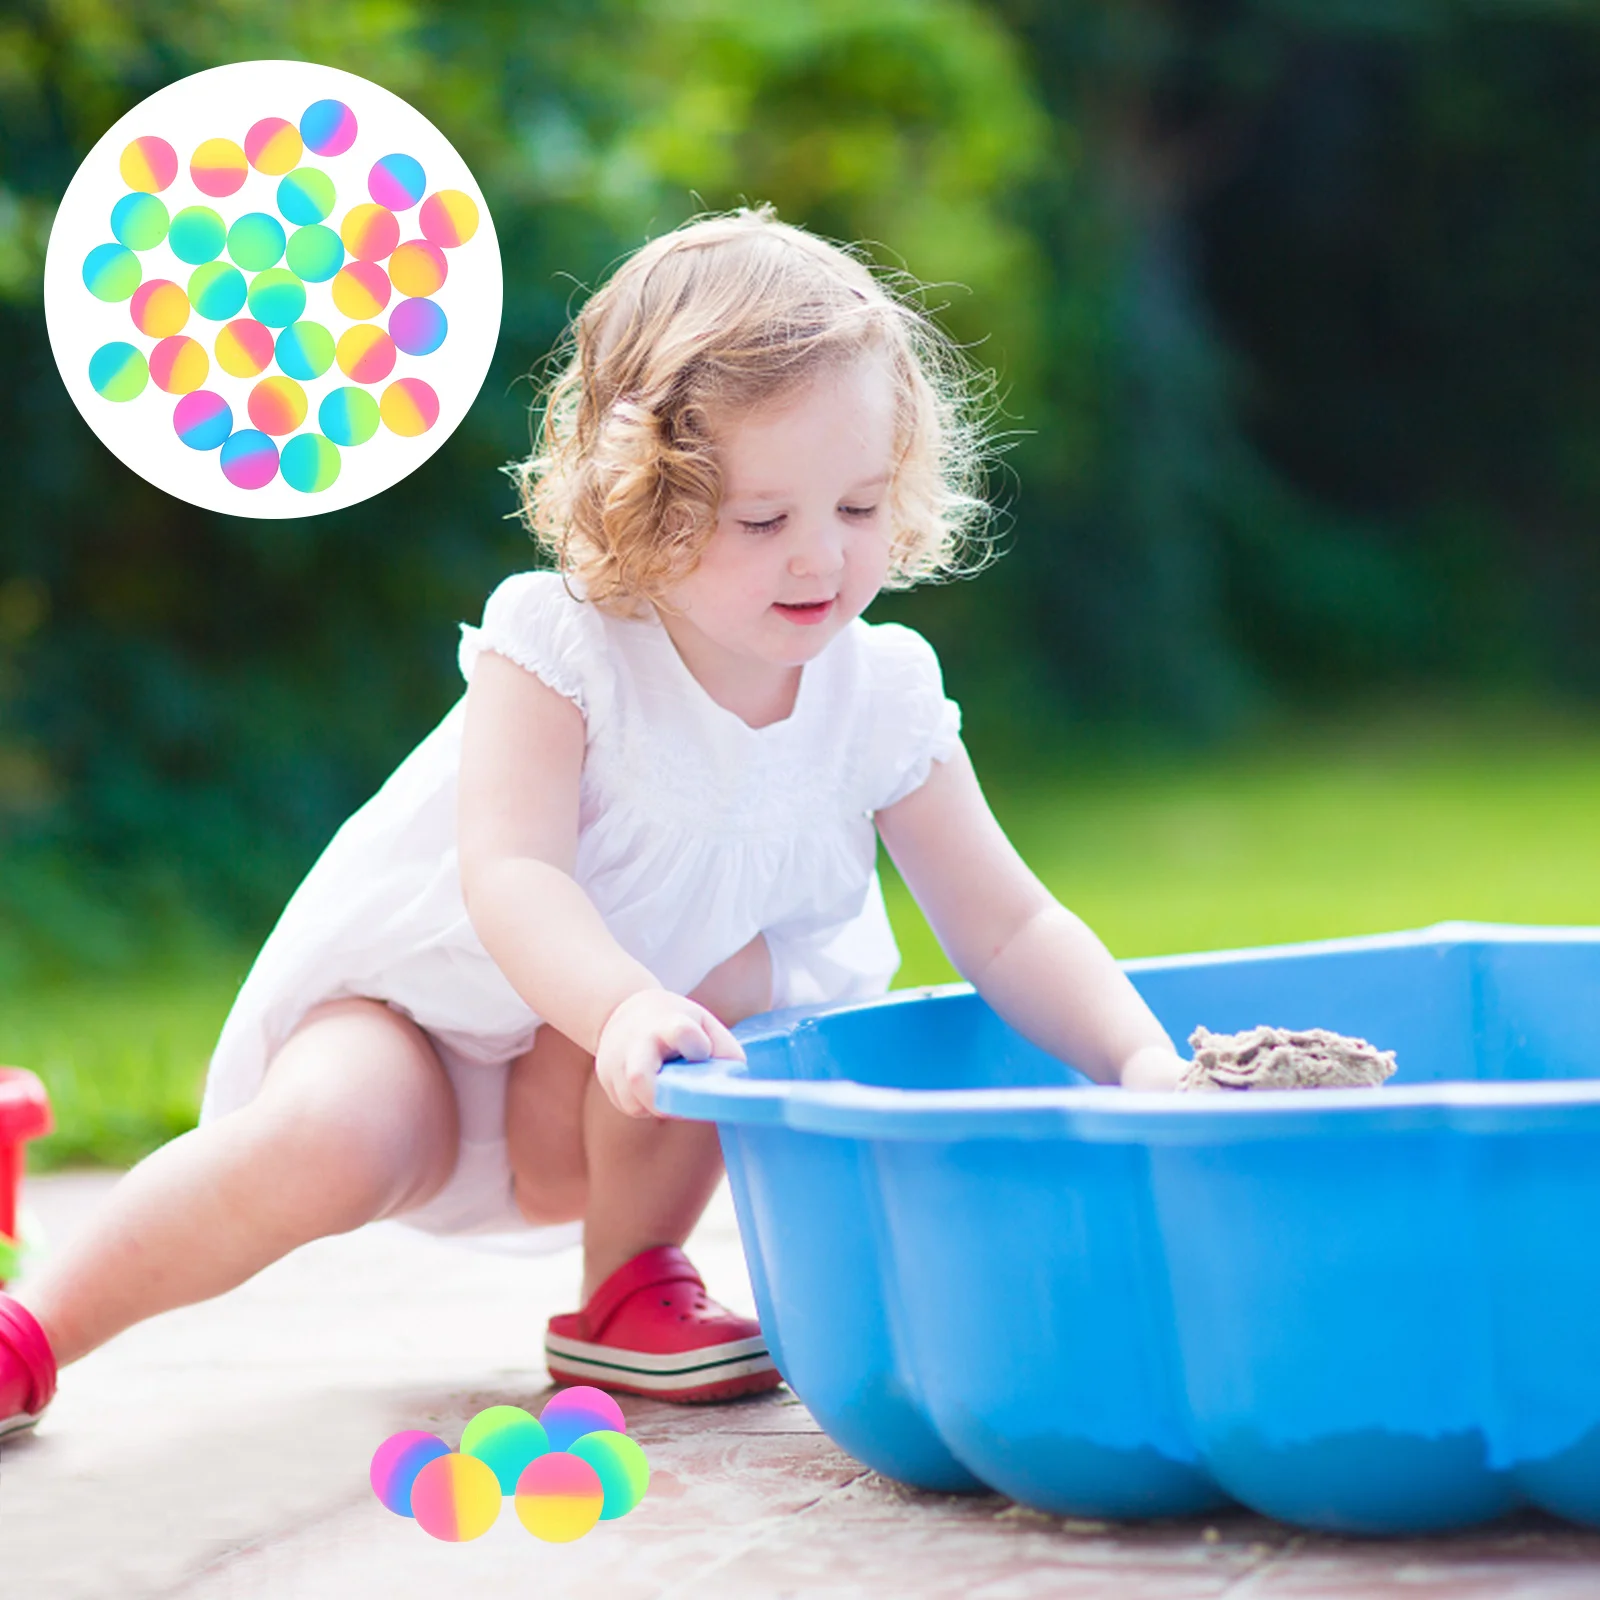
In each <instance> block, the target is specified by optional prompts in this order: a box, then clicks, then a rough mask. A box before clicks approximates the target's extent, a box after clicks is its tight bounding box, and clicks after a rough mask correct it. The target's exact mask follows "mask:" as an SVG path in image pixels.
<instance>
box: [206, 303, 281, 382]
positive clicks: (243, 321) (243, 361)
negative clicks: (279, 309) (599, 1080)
mask: <svg viewBox="0 0 1600 1600" xmlns="http://www.w3.org/2000/svg"><path fill="white" fill-rule="evenodd" d="M215 348H216V352H217V365H218V366H219V367H221V368H222V370H223V371H224V372H226V373H227V374H228V376H229V377H230V378H254V377H256V376H257V375H258V374H260V373H263V372H265V371H266V370H267V368H268V367H269V366H271V365H272V355H273V344H272V330H271V329H270V328H263V327H262V326H261V324H260V323H259V322H256V321H254V320H253V319H251V318H250V317H240V318H239V319H238V320H237V321H236V322H230V323H229V324H228V326H227V327H226V328H224V329H223V330H222V331H221V332H220V333H219V334H218V335H217V342H216V346H215Z"/></svg>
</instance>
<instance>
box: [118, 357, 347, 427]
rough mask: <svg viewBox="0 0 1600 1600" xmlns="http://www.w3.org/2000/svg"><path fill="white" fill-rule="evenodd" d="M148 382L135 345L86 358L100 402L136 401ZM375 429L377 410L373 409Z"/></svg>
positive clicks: (142, 360)
mask: <svg viewBox="0 0 1600 1600" xmlns="http://www.w3.org/2000/svg"><path fill="white" fill-rule="evenodd" d="M149 381H150V367H149V364H148V363H147V362H146V361H145V358H144V352H143V351H142V350H140V349H139V348H138V346H136V345H131V344H124V343H123V342H122V341H121V340H120V339H119V340H117V341H116V343H114V344H103V345H101V346H100V348H99V349H98V350H96V351H95V353H94V354H93V355H92V356H90V357H89V382H90V384H91V386H92V387H93V389H94V392H95V393H96V394H97V395H99V396H100V397H101V399H103V400H118V401H121V400H137V399H138V398H139V396H140V395H141V394H143V393H144V386H145V384H147V383H148V382H149ZM373 412H374V418H373V425H374V427H376V425H377V418H376V412H377V407H376V406H374V407H373Z"/></svg>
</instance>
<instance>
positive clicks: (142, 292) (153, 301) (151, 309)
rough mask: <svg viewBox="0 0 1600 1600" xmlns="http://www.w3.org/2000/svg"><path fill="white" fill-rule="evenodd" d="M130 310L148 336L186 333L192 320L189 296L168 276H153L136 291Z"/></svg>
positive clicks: (139, 326)
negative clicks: (185, 330)
mask: <svg viewBox="0 0 1600 1600" xmlns="http://www.w3.org/2000/svg"><path fill="white" fill-rule="evenodd" d="M128 311H129V314H130V315H131V316H132V317H133V325H134V327H136V328H137V329H138V330H139V332H140V333H142V334H143V335H144V336H145V337H146V338H147V339H165V338H167V337H168V336H169V335H170V334H174V333H180V332H182V330H183V328H184V325H185V324H186V323H187V322H188V320H189V297H188V295H186V294H185V293H184V292H183V290H182V289H180V288H179V287H178V286H177V284H175V283H172V282H169V281H168V280H167V279H166V278H152V279H151V280H150V281H149V282H148V283H141V284H140V285H139V287H138V288H137V289H135V290H134V291H133V298H132V299H131V300H130V301H129V302H128Z"/></svg>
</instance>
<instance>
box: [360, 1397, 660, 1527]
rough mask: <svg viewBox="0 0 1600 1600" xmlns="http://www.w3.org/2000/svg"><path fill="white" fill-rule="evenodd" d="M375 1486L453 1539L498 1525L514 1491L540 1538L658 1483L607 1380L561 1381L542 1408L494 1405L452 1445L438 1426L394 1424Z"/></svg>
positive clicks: (631, 1500) (385, 1498) (622, 1512)
mask: <svg viewBox="0 0 1600 1600" xmlns="http://www.w3.org/2000/svg"><path fill="white" fill-rule="evenodd" d="M371 1476H372V1492H373V1493H374V1494H375V1495H377V1497H378V1499H379V1500H381V1501H382V1502H383V1504H384V1505H386V1506H387V1507H388V1508H389V1509H390V1510H391V1511H393V1512H395V1513H396V1514H397V1515H399V1516H402V1517H413V1518H415V1519H416V1522H417V1525H418V1526H419V1527H420V1528H421V1529H422V1530H423V1532H424V1533H428V1534H431V1535H432V1536H433V1537H434V1538H435V1539H446V1540H450V1541H452V1542H454V1541H458V1540H462V1539H476V1538H478V1537H479V1535H480V1534H485V1533H487V1532H488V1531H489V1529H490V1528H492V1527H493V1526H494V1523H495V1519H496V1518H497V1517H498V1516H499V1515H500V1502H501V1501H502V1499H503V1498H504V1497H505V1496H506V1495H512V1496H514V1497H515V1504H516V1510H517V1520H518V1521H520V1522H521V1524H522V1525H523V1527H524V1528H526V1529H527V1530H528V1532H529V1533H531V1534H532V1535H533V1536H534V1538H536V1539H543V1540H545V1541H546V1542H548V1543H551V1544H567V1543H570V1542H571V1541H572V1540H574V1539H581V1538H582V1537H583V1536H584V1534H586V1533H587V1532H588V1531H589V1530H590V1529H591V1528H592V1527H594V1525H595V1524H596V1523H597V1522H607V1521H611V1520H613V1519H614V1518H616V1517H623V1516H626V1515H627V1514H628V1513H629V1512H630V1511H632V1510H633V1508H634V1507H635V1506H636V1505H638V1503H639V1502H640V1501H641V1500H642V1499H643V1498H644V1493H645V1490H646V1489H648V1488H649V1486H650V1466H649V1463H648V1462H647V1461H646V1460H645V1455H644V1451H643V1450H641V1449H640V1448H639V1446H638V1444H637V1443H636V1442H635V1441H634V1440H632V1439H630V1438H629V1437H628V1432H627V1425H626V1423H625V1422H624V1420H623V1416H622V1408H621V1407H620V1406H618V1404H617V1402H616V1401H615V1400H613V1399H612V1398H611V1396H610V1395H608V1394H607V1393H606V1392H605V1391H604V1390H603V1389H593V1388H590V1387H588V1386H587V1385H585V1384H579V1385H578V1386H576V1387H574V1388H571V1389H560V1390H558V1391H557V1392H556V1393H555V1394H554V1395H552V1396H551V1398H550V1400H549V1401H548V1402H547V1403H546V1405H545V1408H544V1410H543V1411H542V1412H540V1414H539V1415H538V1417H534V1416H533V1415H532V1414H531V1413H529V1412H527V1411H524V1410H523V1409H522V1408H521V1407H520V1406H490V1407H489V1409H488V1410H487V1411H480V1412H479V1413H478V1414H477V1416H475V1417H474V1418H473V1419H472V1420H471V1421H470V1422H469V1423H468V1424H467V1425H466V1427H465V1428H464V1429H463V1430H462V1434H461V1448H460V1449H459V1450H452V1449H451V1448H450V1446H449V1445H447V1444H446V1443H445V1442H444V1440H443V1439H441V1438H440V1437H439V1436H438V1435H437V1434H436V1433H425V1432H423V1431H422V1430H420V1429H416V1428H411V1429H407V1430H406V1431H405V1432H404V1433H396V1434H391V1435H390V1437H389V1438H387V1439H385V1440H384V1441H383V1443H382V1444H381V1445H379V1446H378V1449H377V1453H376V1454H375V1455H374V1456H373V1458H372V1474H371Z"/></svg>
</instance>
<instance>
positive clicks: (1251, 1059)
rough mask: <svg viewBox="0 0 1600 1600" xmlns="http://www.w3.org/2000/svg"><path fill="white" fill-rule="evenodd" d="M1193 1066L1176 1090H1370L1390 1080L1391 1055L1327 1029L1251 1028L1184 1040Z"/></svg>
mask: <svg viewBox="0 0 1600 1600" xmlns="http://www.w3.org/2000/svg"><path fill="white" fill-rule="evenodd" d="M1189 1048H1190V1049H1191V1050H1193V1051H1194V1060H1193V1061H1192V1062H1191V1063H1190V1066H1189V1070H1188V1071H1187V1072H1186V1073H1184V1075H1183V1078H1182V1080H1181V1081H1180V1082H1179V1084H1178V1087H1179V1088H1180V1089H1374V1088H1376V1087H1377V1086H1378V1085H1379V1084H1381V1083H1382V1082H1383V1081H1384V1079H1386V1078H1389V1077H1392V1076H1393V1075H1394V1051H1393V1050H1375V1049H1374V1048H1373V1047H1372V1046H1371V1045H1370V1044H1368V1043H1367V1041H1366V1040H1365V1039H1349V1038H1346V1037H1345V1035H1344V1034H1342V1033H1329V1032H1328V1030H1327V1029H1326V1028H1306V1029H1304V1030H1303V1031H1300V1032H1292V1031H1291V1030H1290V1029H1288V1028H1269V1027H1266V1026H1262V1027H1259V1028H1251V1029H1250V1030H1249V1031H1248V1032H1246V1033H1211V1032H1210V1031H1209V1030H1207V1029H1205V1028H1196V1029H1195V1030H1194V1032H1193V1033H1191V1034H1190V1035H1189Z"/></svg>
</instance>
